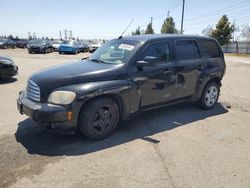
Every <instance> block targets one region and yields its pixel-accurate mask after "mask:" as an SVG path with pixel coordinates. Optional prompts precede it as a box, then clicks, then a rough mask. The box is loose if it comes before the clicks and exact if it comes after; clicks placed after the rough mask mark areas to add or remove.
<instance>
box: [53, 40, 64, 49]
mask: <svg viewBox="0 0 250 188" xmlns="http://www.w3.org/2000/svg"><path fill="white" fill-rule="evenodd" d="M61 44H62V41H61V40H53V41H52V46H53V48H54V51H58V49H59V46H60V45H61Z"/></svg>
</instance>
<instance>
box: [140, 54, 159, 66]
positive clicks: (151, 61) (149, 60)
mask: <svg viewBox="0 0 250 188" xmlns="http://www.w3.org/2000/svg"><path fill="white" fill-rule="evenodd" d="M156 61H157V58H156V57H153V56H146V57H145V58H144V60H142V61H137V62H136V66H137V67H152V66H156Z"/></svg>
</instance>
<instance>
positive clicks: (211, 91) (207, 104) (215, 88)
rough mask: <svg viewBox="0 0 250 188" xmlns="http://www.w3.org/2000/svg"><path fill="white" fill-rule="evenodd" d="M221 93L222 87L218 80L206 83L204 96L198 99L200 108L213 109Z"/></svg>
mask: <svg viewBox="0 0 250 188" xmlns="http://www.w3.org/2000/svg"><path fill="white" fill-rule="evenodd" d="M219 95H220V87H219V85H218V84H217V83H216V82H210V83H208V84H207V85H206V87H205V89H204V90H203V92H202V96H201V98H200V100H199V101H198V105H199V107H200V108H202V109H204V110H210V109H212V108H213V107H214V106H215V105H216V103H217V101H218V99H219Z"/></svg>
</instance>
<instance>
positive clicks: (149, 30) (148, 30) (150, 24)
mask: <svg viewBox="0 0 250 188" xmlns="http://www.w3.org/2000/svg"><path fill="white" fill-rule="evenodd" d="M145 34H155V32H154V29H153V27H152V23H151V22H150V23H149V24H148V26H147V29H146V30H145Z"/></svg>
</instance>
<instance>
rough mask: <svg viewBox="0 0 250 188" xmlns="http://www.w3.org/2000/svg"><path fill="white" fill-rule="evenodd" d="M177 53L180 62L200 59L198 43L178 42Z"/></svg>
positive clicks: (190, 41)
mask: <svg viewBox="0 0 250 188" xmlns="http://www.w3.org/2000/svg"><path fill="white" fill-rule="evenodd" d="M176 53H177V58H178V60H189V59H199V58H200V53H199V48H198V46H197V43H196V41H193V40H178V41H176Z"/></svg>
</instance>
